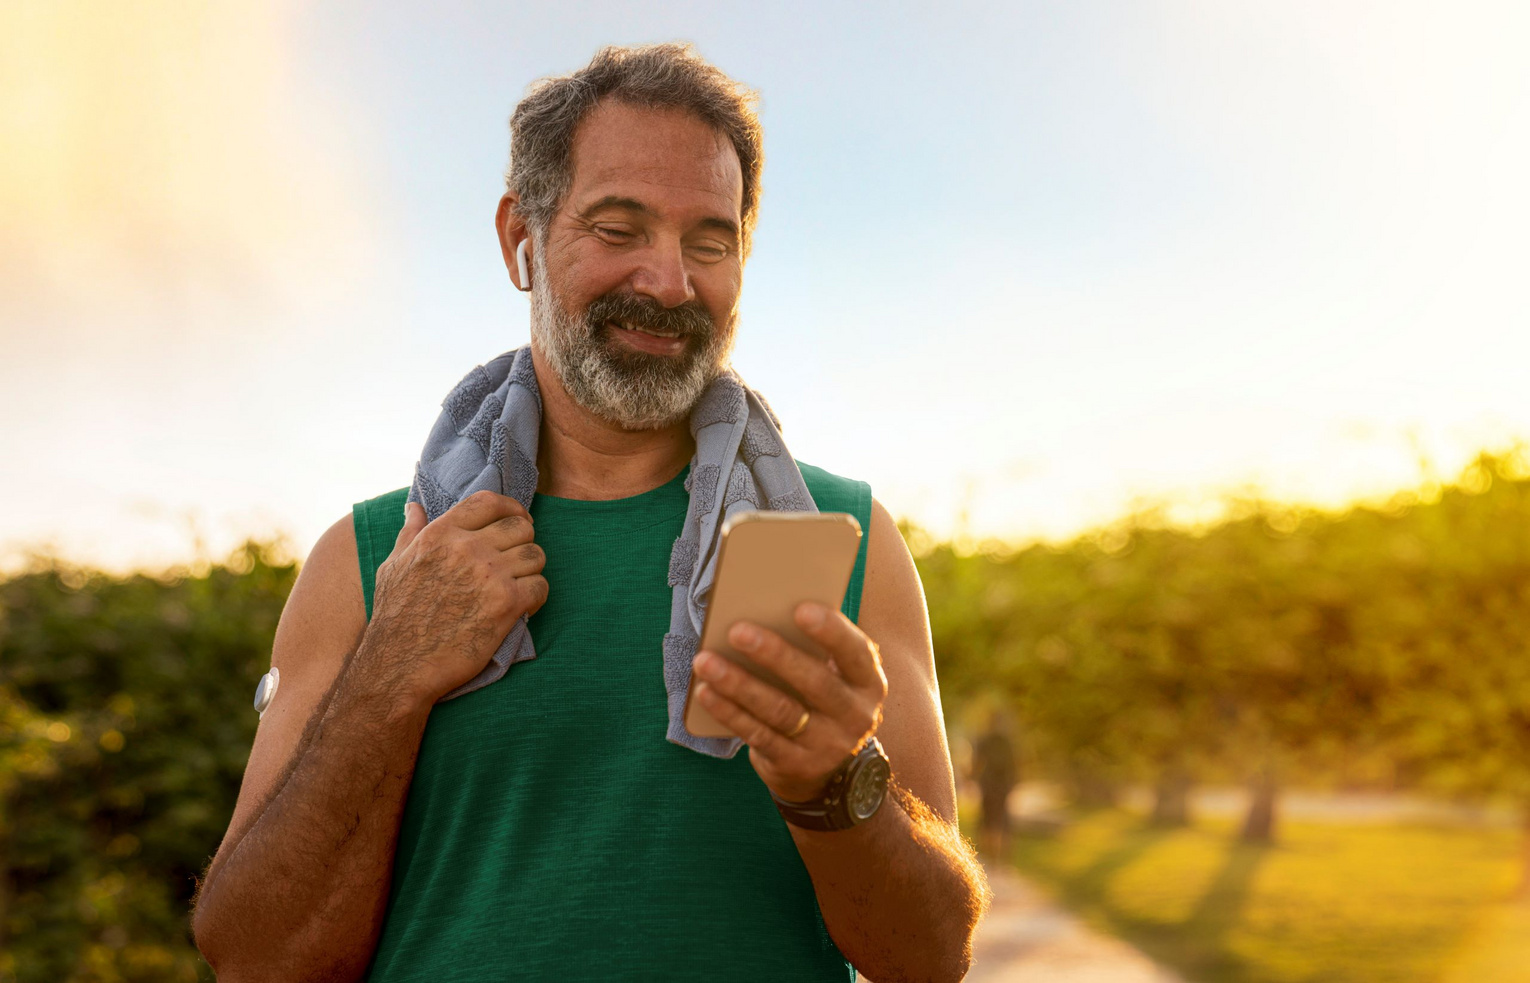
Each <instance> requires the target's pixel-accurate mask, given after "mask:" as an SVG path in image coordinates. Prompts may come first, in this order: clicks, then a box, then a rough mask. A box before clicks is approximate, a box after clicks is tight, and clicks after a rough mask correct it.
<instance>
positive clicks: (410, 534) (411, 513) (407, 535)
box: [393, 502, 425, 553]
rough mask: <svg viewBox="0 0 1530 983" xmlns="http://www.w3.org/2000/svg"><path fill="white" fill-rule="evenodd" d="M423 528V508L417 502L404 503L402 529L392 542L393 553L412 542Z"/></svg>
mask: <svg viewBox="0 0 1530 983" xmlns="http://www.w3.org/2000/svg"><path fill="white" fill-rule="evenodd" d="M424 528H425V506H423V505H421V504H420V503H419V502H405V503H404V527H403V528H402V529H400V530H399V531H398V538H397V539H395V540H394V541H393V552H394V553H397V552H398V551H399V550H401V549H403V548H404V547H405V546H408V545H409V544H410V543H412V542H414V537H416V536H418V535H419V534H420V530H421V529H424Z"/></svg>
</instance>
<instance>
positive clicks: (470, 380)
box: [408, 345, 818, 758]
mask: <svg viewBox="0 0 1530 983" xmlns="http://www.w3.org/2000/svg"><path fill="white" fill-rule="evenodd" d="M441 407H442V413H441V415H440V416H439V417H438V418H437V419H436V423H435V426H434V427H432V428H431V431H430V436H429V438H427V439H426V441H425V448H424V450H422V451H421V452H420V460H419V463H418V464H416V465H415V470H414V483H413V484H412V485H411V486H410V488H409V499H408V500H409V501H411V502H419V503H420V504H421V505H423V506H424V507H425V516H426V518H427V519H431V520H434V519H436V518H437V517H438V516H440V515H441V514H442V513H443V512H445V511H446V510H447V509H449V508H451V507H452V506H453V505H455V504H456V503H457V502H459V501H461V500H462V499H464V498H466V497H467V496H469V495H471V494H472V493H473V492H476V491H482V490H484V489H488V490H489V491H493V492H498V493H500V494H501V495H508V496H510V497H511V498H513V499H515V500H516V501H518V502H520V503H521V504H522V505H524V506H526V507H527V508H528V509H529V508H530V507H531V498H532V496H533V495H534V494H536V490H537V463H536V462H537V435H538V434H539V433H540V430H541V424H542V395H541V392H540V391H539V390H538V389H537V377H536V373H535V372H534V371H533V369H532V365H531V346H530V345H526V346H522V347H521V348H517V349H515V350H514V351H508V352H505V353H504V354H503V355H501V356H499V357H498V358H496V359H494V360H493V361H491V362H489V363H488V364H487V365H480V366H478V367H477V368H475V369H473V371H471V372H469V373H468V374H467V375H466V376H465V377H464V378H463V380H462V381H461V382H459V383H457V385H456V387H455V388H454V389H452V391H451V392H450V393H448V394H447V396H446V399H445V400H443V401H442V403H441ZM691 434H692V435H693V436H694V437H695V438H696V456H695V457H693V458H692V459H691V473H690V476H689V477H688V478H687V479H686V482H685V488H686V491H688V492H690V494H691V502H690V506H689V507H688V508H687V509H686V511H685V526H684V528H683V529H682V530H681V533H680V538H679V539H677V540H675V545H674V548H673V549H672V550H671V551H670V555H669V585H670V587H672V588H673V589H674V598H673V601H672V602H671V608H670V618H669V633H668V634H666V635H665V636H664V646H663V659H664V689H665V691H666V693H667V694H668V698H669V730H668V732H667V733H666V734H665V736H666V737H667V738H668V739H669V740H670V741H673V742H674V743H676V744H679V745H681V746H683V747H688V748H690V749H691V750H693V751H700V752H701V753H702V754H709V755H712V756H713V757H717V758H731V757H733V756H734V755H735V754H737V753H738V749H739V748H740V747H741V746H742V745H743V743H744V742H743V741H741V740H739V739H738V738H736V737H729V738H720V737H693V736H691V734H690V733H688V732H687V731H686V729H685V725H684V724H683V723H682V722H681V718H682V716H683V714H684V712H685V694H686V691H687V690H688V689H689V687H690V682H691V659H692V658H694V657H695V655H696V648H697V646H698V645H699V644H700V638H701V627H702V624H703V621H704V619H705V618H706V610H707V596H708V594H709V593H710V592H711V589H712V578H713V576H714V575H715V574H716V571H717V550H718V546H719V542H718V540H719V538H720V535H721V531H722V525H723V522H724V520H725V519H727V517H728V516H731V515H734V514H736V513H739V512H747V511H752V510H756V509H769V510H773V511H777V512H817V511H818V507H817V506H816V505H815V504H814V503H813V496H812V495H811V494H809V493H808V490H807V485H806V484H805V483H804V482H803V480H802V472H801V471H799V470H798V469H797V462H796V461H795V460H793V459H792V455H791V452H789V451H788V450H787V449H786V443H785V441H783V440H782V439H781V430H780V422H779V421H778V420H777V419H776V417H775V414H774V413H772V412H771V410H770V407H769V406H768V405H767V404H766V403H765V400H764V399H763V398H762V397H761V396H760V394H759V393H757V392H755V391H754V390H753V389H750V388H749V387H748V386H746V385H744V382H743V380H742V379H740V378H739V377H738V375H737V373H735V372H733V371H732V370H731V369H729V370H728V371H726V372H724V373H723V374H722V375H720V376H718V377H717V378H716V379H714V380H713V381H712V383H711V384H710V385H708V386H707V388H706V391H705V392H703V393H702V394H701V398H700V399H698V400H697V401H696V405H695V406H694V407H693V408H692V410H691ZM597 601H598V599H597V598H590V599H589V602H590V603H592V604H593V603H597ZM535 656H536V652H535V650H534V649H533V648H532V644H531V632H530V631H528V630H527V628H526V619H525V618H521V619H520V620H519V621H517V622H516V623H515V627H513V628H511V629H510V634H508V635H506V636H505V639H504V641H503V642H501V643H500V646H499V649H498V650H497V651H496V652H495V653H494V657H493V658H492V659H491V660H490V661H489V664H488V665H487V666H485V667H484V669H483V671H482V672H480V673H479V674H478V675H477V676H474V677H473V678H472V679H470V680H468V681H467V682H466V683H463V684H462V685H461V686H459V687H457V688H456V689H454V690H452V691H451V692H450V693H447V694H446V695H445V696H443V697H442V698H441V700H442V701H443V702H444V701H446V700H450V699H452V698H454V697H458V696H461V695H462V694H464V693H471V692H473V691H474V690H476V689H482V688H483V687H485V686H487V685H489V684H490V683H492V682H494V681H495V680H497V679H499V678H500V677H501V676H503V675H504V674H505V673H506V671H508V670H509V668H510V664H511V663H513V662H520V661H522V660H524V659H531V658H535Z"/></svg>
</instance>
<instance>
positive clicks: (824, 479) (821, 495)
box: [797, 461, 871, 526]
mask: <svg viewBox="0 0 1530 983" xmlns="http://www.w3.org/2000/svg"><path fill="white" fill-rule="evenodd" d="M797 470H798V471H801V472H802V481H803V483H804V484H806V485H807V489H808V492H809V494H811V495H812V496H813V502H814V503H815V504H816V505H817V506H818V511H820V512H849V513H851V514H852V515H854V516H855V517H856V518H858V519H860V520H861V524H862V526H865V524H866V520H867V518H868V517H869V515H870V512H871V486H870V485H868V484H866V482H864V481H856V480H855V479H854V478H846V477H843V476H841V475H837V474H834V473H833V472H832V471H825V470H824V469H823V468H820V467H816V466H814V465H812V464H804V463H803V462H802V461H798V462H797Z"/></svg>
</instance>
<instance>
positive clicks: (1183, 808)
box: [1151, 765, 1194, 826]
mask: <svg viewBox="0 0 1530 983" xmlns="http://www.w3.org/2000/svg"><path fill="white" fill-rule="evenodd" d="M1193 785H1194V783H1193V782H1192V781H1191V780H1190V776H1189V775H1188V774H1186V772H1185V770H1184V769H1183V768H1181V767H1180V766H1179V765H1170V766H1169V767H1167V768H1165V769H1164V770H1163V771H1162V772H1161V773H1160V774H1159V776H1158V784H1157V785H1155V786H1154V788H1153V816H1152V820H1151V822H1152V823H1153V825H1154V826H1188V825H1190V789H1191V787H1192V786H1193Z"/></svg>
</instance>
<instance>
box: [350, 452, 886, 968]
mask: <svg viewBox="0 0 1530 983" xmlns="http://www.w3.org/2000/svg"><path fill="white" fill-rule="evenodd" d="M799 467H800V468H801V471H802V476H803V478H804V479H805V481H806V483H807V487H808V490H809V491H810V492H811V493H812V495H813V499H814V501H815V502H816V503H817V505H818V508H819V509H820V510H821V511H825V512H849V513H851V514H852V515H854V516H855V517H856V518H857V519H858V520H859V521H860V523H861V528H862V529H863V530H869V529H870V519H871V490H870V488H869V487H868V486H867V485H866V484H865V483H864V482H859V481H851V480H848V479H845V478H840V477H838V476H836V475H832V474H830V473H828V472H827V471H823V470H822V469H819V468H815V467H812V466H811V465H807V464H799ZM687 470H688V469H687ZM684 481H685V471H682V472H681V473H680V474H679V475H677V476H676V477H675V478H674V479H673V480H671V481H669V482H668V483H666V484H664V485H661V486H660V487H658V488H655V489H653V490H652V491H648V492H645V493H643V494H641V495H635V496H632V497H631V498H623V499H617V500H614V501H605V502H585V501H576V500H573V499H561V498H549V497H548V496H545V495H537V496H536V497H535V498H534V499H533V501H532V506H531V514H532V518H533V519H534V520H535V523H536V538H537V542H538V543H539V544H540V545H541V546H542V548H543V549H544V550H545V551H546V554H547V566H546V568H545V571H544V573H545V576H546V577H547V582H548V585H549V588H550V590H549V597H548V600H547V603H546V604H545V605H544V606H543V607H542V609H541V610H540V611H539V612H537V614H536V615H535V616H534V617H532V619H531V623H530V628H531V636H532V641H533V642H534V643H535V646H536V652H537V656H536V658H535V659H532V660H530V661H528V662H522V663H519V664H517V665H514V666H512V667H511V668H510V671H509V673H508V674H507V675H506V676H505V677H504V678H503V679H501V680H499V681H498V682H495V683H493V684H491V685H489V686H486V687H484V688H483V689H480V690H477V691H475V692H472V693H468V694H466V695H464V696H460V697H457V698H456V699H454V700H448V701H447V702H445V703H441V704H439V705H437V706H436V707H434V708H433V709H432V710H431V712H430V718H429V721H428V722H427V724H426V727H425V734H424V737H423V739H422V740H421V742H420V752H419V758H418V760H417V762H416V764H415V771H414V780H413V782H412V784H411V785H410V788H409V796H408V800H407V802H406V804H405V807H404V816H403V821H402V824H401V826H400V828H399V839H398V848H397V851H396V853H395V857H394V865H393V883H392V889H391V892H390V895H389V899H388V910H387V915H386V920H385V921H384V924H383V931H382V937H381V939H380V940H379V942H378V945H377V950H376V952H375V953H374V955H373V958H372V964H371V967H370V968H369V970H368V974H367V979H368V980H370V981H373V983H395V981H402V980H414V981H430V983H449V981H462V983H469V981H471V983H482V981H489V980H493V981H500V980H560V981H563V980H594V979H600V980H611V979H633V980H639V979H641V980H660V979H662V980H701V979H728V980H771V981H779V980H792V981H810V980H838V981H841V983H844V981H854V980H855V978H856V973H855V969H854V968H853V967H852V966H851V965H850V964H849V963H848V962H847V961H846V960H845V958H844V956H843V955H842V954H841V953H840V951H839V949H838V947H836V946H835V944H834V942H833V940H832V939H831V938H830V937H829V934H828V932H827V930H826V929H825V927H824V924H823V916H822V914H821V913H820V912H819V910H818V902H817V898H816V897H815V895H814V893H813V884H812V881H811V879H810V878H809V877H808V872H807V868H806V867H805V866H804V865H803V863H802V859H801V857H800V856H799V855H798V853H797V848H796V846H795V844H793V842H792V838H791V834H790V832H788V830H787V828H786V824H785V822H784V821H783V820H782V819H781V817H780V815H779V814H778V813H777V812H776V810H775V807H774V805H773V804H772V803H771V800H770V796H769V793H768V792H767V791H766V789H765V786H764V784H763V783H762V782H761V781H760V780H759V777H758V776H757V775H756V774H755V772H754V769H753V768H752V767H751V766H750V764H749V753H748V750H747V748H746V749H743V750H741V751H740V752H739V753H738V754H737V755H735V756H734V757H733V758H731V759H729V760H726V761H724V760H719V759H717V758H712V757H709V756H707V755H703V754H698V753H697V752H695V751H691V750H688V749H686V748H683V747H680V746H678V745H675V744H671V743H670V742H669V741H668V740H666V739H665V736H664V735H665V730H666V727H667V726H668V712H667V709H666V705H665V691H664V677H663V658H662V656H661V654H660V653H661V651H662V644H663V637H664V633H665V632H666V631H668V630H669V618H670V597H671V588H670V587H669V583H668V572H669V554H670V549H671V547H672V546H673V544H674V541H675V539H676V538H677V537H678V536H679V535H680V529H681V524H682V522H683V520H684V518H685V511H686V506H687V504H688V502H689V495H688V493H687V492H686V490H685V487H684ZM406 494H407V489H403V488H400V489H398V490H396V491H393V492H389V493H388V494H386V495H381V496H378V497H377V498H373V499H370V500H369V501H366V502H361V503H358V504H357V505H356V506H355V507H354V509H353V521H354V525H355V530H356V546H357V552H358V553H359V555H360V563H361V582H362V591H363V594H364V596H365V601H366V609H367V617H368V619H370V618H371V616H372V592H373V587H374V584H375V582H376V573H377V567H378V566H379V565H380V564H381V563H382V561H383V560H385V559H386V558H387V556H388V553H389V552H391V551H392V549H393V543H394V540H395V539H396V538H397V536H398V531H399V529H400V528H401V527H402V525H403V518H404V516H403V510H404V499H405V496H406ZM865 563H866V538H865V537H864V536H863V537H862V539H861V548H860V553H859V555H858V556H857V558H856V563H855V572H854V574H853V575H852V577H851V579H850V587H849V589H848V590H847V591H846V596H845V603H844V611H845V614H846V615H847V616H848V617H850V618H851V619H852V620H853V619H855V618H856V616H857V615H858V613H859V609H860V599H861V597H860V595H861V583H862V579H863V577H864V572H865Z"/></svg>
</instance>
